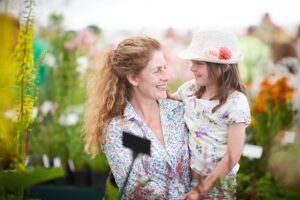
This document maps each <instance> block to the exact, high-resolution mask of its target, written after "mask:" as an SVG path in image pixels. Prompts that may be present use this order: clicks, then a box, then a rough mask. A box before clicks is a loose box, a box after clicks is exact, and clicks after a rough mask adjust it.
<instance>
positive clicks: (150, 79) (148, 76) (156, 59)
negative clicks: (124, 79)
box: [134, 50, 170, 100]
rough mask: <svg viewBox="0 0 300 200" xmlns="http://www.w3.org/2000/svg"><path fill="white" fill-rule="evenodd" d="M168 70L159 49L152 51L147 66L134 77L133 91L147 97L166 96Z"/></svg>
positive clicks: (157, 97) (161, 97)
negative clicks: (134, 85)
mask: <svg viewBox="0 0 300 200" xmlns="http://www.w3.org/2000/svg"><path fill="white" fill-rule="evenodd" d="M169 78H170V72H169V70H168V68H167V66H166V61H165V58H164V56H163V53H162V52H161V51H158V50H157V51H154V52H153V54H152V57H151V59H150V61H149V62H148V64H147V66H146V67H145V68H144V69H143V70H142V72H141V73H140V74H139V75H138V76H137V77H136V78H135V80H136V87H134V91H135V92H136V93H138V94H139V95H142V96H144V97H146V98H148V99H155V100H158V99H164V98H167V92H166V89H167V83H168V80H169Z"/></svg>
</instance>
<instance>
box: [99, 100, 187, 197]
mask: <svg viewBox="0 0 300 200" xmlns="http://www.w3.org/2000/svg"><path fill="white" fill-rule="evenodd" d="M159 108H160V119H161V125H162V130H163V137H164V142H165V147H163V145H162V144H161V143H160V142H159V141H158V140H157V139H156V138H155V135H154V133H153V132H152V131H151V130H150V128H149V127H147V125H146V123H144V122H143V121H142V120H141V119H140V118H139V117H138V115H137V114H136V113H135V111H134V109H133V107H132V105H131V104H130V103H129V102H127V105H126V107H125V110H124V116H125V119H121V118H113V119H112V120H111V121H110V123H109V124H108V125H107V127H106V133H105V134H104V136H103V142H102V150H103V151H104V153H105V154H106V157H107V159H108V163H109V165H110V167H111V170H112V173H113V175H114V177H115V179H116V183H117V185H118V187H119V188H121V187H122V185H123V183H124V181H125V177H126V175H127V173H128V170H129V166H130V164H131V162H132V152H131V150H130V149H127V148H125V147H123V145H122V132H123V131H126V132H131V133H132V134H134V135H137V136H140V137H144V138H147V139H149V140H150V141H151V156H148V155H140V156H139V157H138V158H137V159H136V161H135V163H134V165H133V170H132V172H131V174H130V178H129V180H128V184H127V187H126V188H125V194H124V196H123V199H179V198H180V196H182V195H183V194H184V193H186V192H188V191H189V189H190V170H189V154H188V144H187V142H188V133H187V129H186V126H185V123H184V120H183V114H184V107H183V104H182V103H180V102H177V101H173V100H168V99H164V100H159Z"/></svg>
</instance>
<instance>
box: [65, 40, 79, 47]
mask: <svg viewBox="0 0 300 200" xmlns="http://www.w3.org/2000/svg"><path fill="white" fill-rule="evenodd" d="M64 47H65V49H75V48H76V44H75V43H74V42H72V41H69V42H66V43H65V44H64Z"/></svg>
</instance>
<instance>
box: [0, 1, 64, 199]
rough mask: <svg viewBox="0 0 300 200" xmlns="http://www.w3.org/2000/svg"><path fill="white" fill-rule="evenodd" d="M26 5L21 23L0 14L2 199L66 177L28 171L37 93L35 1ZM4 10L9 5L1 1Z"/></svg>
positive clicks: (54, 172)
mask: <svg viewBox="0 0 300 200" xmlns="http://www.w3.org/2000/svg"><path fill="white" fill-rule="evenodd" d="M24 3H25V9H24V12H23V15H22V17H21V19H20V21H18V20H17V19H15V18H14V17H12V16H11V15H9V14H8V13H5V12H4V13H1V14H0V22H1V23H0V26H1V31H0V33H1V34H0V44H1V48H0V49H1V50H0V74H1V79H0V80H1V81H0V96H1V106H0V170H1V171H0V199H22V198H23V189H24V188H25V187H29V186H31V185H32V184H36V183H38V182H41V181H45V180H49V179H52V178H55V177H59V176H62V175H63V171H62V170H59V169H52V170H44V169H42V168H28V169H26V168H25V160H26V157H27V153H28V145H29V140H28V137H29V133H30V128H29V125H30V123H31V122H32V120H33V106H34V102H35V101H36V99H37V89H36V85H35V82H34V80H35V74H36V67H35V65H34V62H33V50H32V38H33V15H32V12H33V1H25V2H24ZM2 6H3V7H4V8H5V7H6V6H7V2H6V1H1V7H2ZM1 10H4V9H3V8H1Z"/></svg>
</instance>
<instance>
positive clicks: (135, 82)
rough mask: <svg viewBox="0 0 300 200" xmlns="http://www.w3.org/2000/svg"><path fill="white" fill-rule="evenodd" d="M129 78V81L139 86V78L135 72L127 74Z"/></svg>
mask: <svg viewBox="0 0 300 200" xmlns="http://www.w3.org/2000/svg"><path fill="white" fill-rule="evenodd" d="M126 77H127V80H128V82H129V83H130V84H131V85H133V86H137V85H138V79H137V77H136V76H135V75H134V74H127V76H126Z"/></svg>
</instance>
